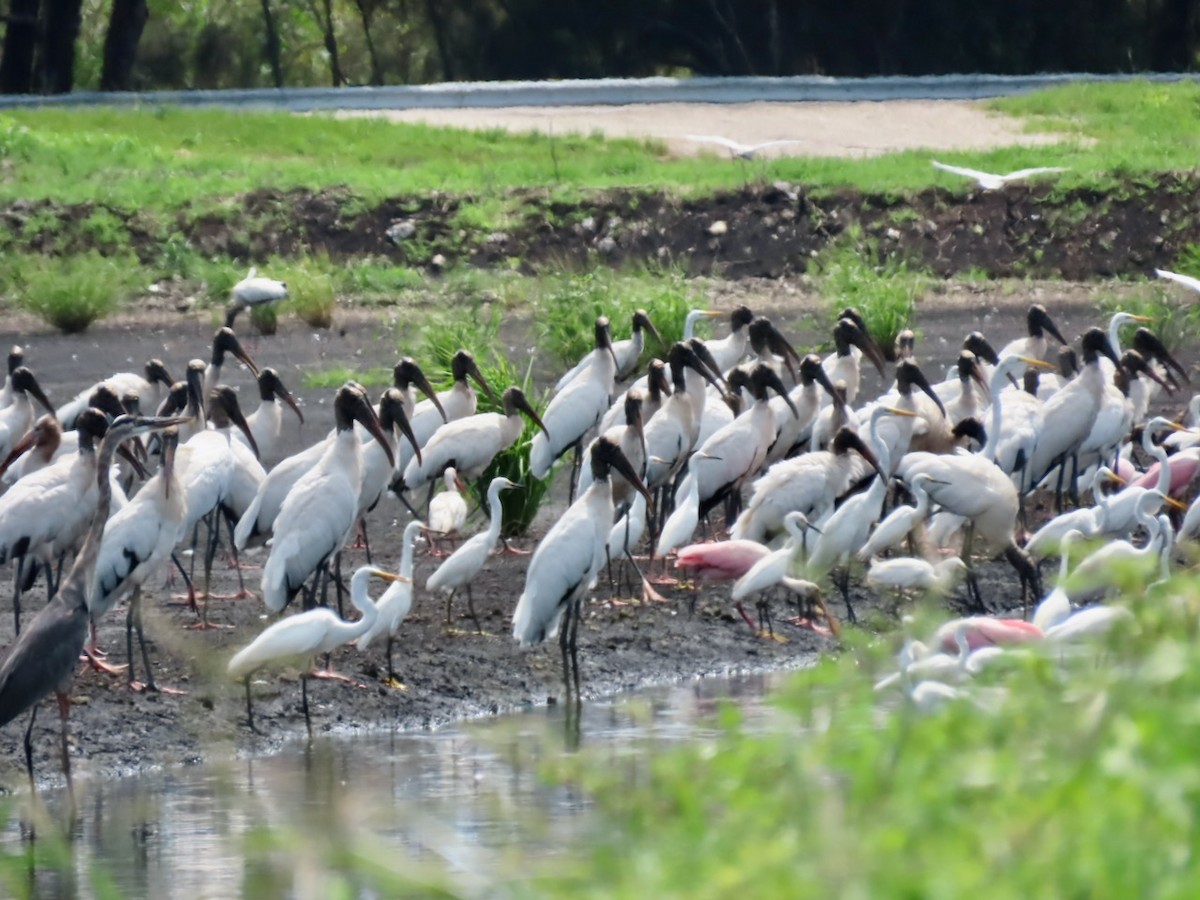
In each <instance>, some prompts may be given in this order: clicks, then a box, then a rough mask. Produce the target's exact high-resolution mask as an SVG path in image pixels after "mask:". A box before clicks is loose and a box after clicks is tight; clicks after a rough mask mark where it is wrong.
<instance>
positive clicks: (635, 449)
mask: <svg viewBox="0 0 1200 900" xmlns="http://www.w3.org/2000/svg"><path fill="white" fill-rule="evenodd" d="M664 377H665V376H664ZM643 407H644V401H643V399H642V392H641V391H639V390H637V389H636V388H630V389H629V390H628V391H627V392H626V393H625V424H624V425H614V426H613V427H611V428H609V429H607V430H605V431H604V432H602V433H603V434H604V436H605V437H607V438H608V439H609V440H610V441H612V442H613V443H615V444H617V445H618V446H619V447H620V448H621V452H622V453H624V454H625V458H626V459H627V460H629V464H630V465H631V466H633V470H634V471H635V472H637V473H638V474H639V475H643V476H644V475H645V472H646V426H645V420H644V419H643V417H642V409H643ZM590 453H591V447H590V446H589V447H588V449H587V451H585V452H584V454H583V471H582V472H581V473H580V477H579V490H581V491H586V490H587V489H588V486H589V485H590V484H591V483H592V466H591V458H590ZM611 477H612V490H613V506H615V507H616V509H617V512H618V515H619V514H620V513H621V511H622V510H624V509H625V508H627V507H628V506H629V504H630V503H632V502H633V500H634V497H635V496H636V494H637V492H636V491H634V489H633V485H631V484H630V483H629V482H627V481H626V480H625V479H624V478H622V477H621V476H620V474H618V473H613V474H612V475H611Z"/></svg>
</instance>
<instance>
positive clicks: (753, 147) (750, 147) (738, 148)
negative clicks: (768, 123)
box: [684, 134, 802, 160]
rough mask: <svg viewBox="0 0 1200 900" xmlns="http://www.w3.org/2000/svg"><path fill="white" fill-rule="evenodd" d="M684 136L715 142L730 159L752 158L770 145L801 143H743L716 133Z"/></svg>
mask: <svg viewBox="0 0 1200 900" xmlns="http://www.w3.org/2000/svg"><path fill="white" fill-rule="evenodd" d="M684 137H685V138H686V139H687V140H689V141H695V142H696V143H697V144H715V145H716V146H718V147H724V148H725V149H726V150H728V151H729V156H730V158H731V159H746V160H752V159H754V158H755V157H756V156H757V155H758V153H759V152H760V151H762V150H769V149H770V148H772V147H790V146H791V145H793V144H799V143H802V142H801V141H799V140H795V139H786V140H775V141H761V142H760V143H757V144H743V143H740V142H739V141H735V140H732V139H731V138H727V137H721V136H720V135H716V134H685V135H684Z"/></svg>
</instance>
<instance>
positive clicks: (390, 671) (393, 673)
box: [387, 634, 399, 681]
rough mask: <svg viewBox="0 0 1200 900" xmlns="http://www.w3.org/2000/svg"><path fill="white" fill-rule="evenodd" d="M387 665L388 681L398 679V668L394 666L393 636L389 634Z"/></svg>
mask: <svg viewBox="0 0 1200 900" xmlns="http://www.w3.org/2000/svg"><path fill="white" fill-rule="evenodd" d="M387 666H388V681H398V680H399V679H397V678H396V670H395V668H393V667H392V636H391V635H390V634H389V635H388V636H387Z"/></svg>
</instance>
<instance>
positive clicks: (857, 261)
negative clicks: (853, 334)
mask: <svg viewBox="0 0 1200 900" xmlns="http://www.w3.org/2000/svg"><path fill="white" fill-rule="evenodd" d="M877 258H878V253H877V252H876V250H875V248H874V246H873V244H872V243H871V242H870V241H867V240H866V239H864V238H863V236H862V233H861V232H860V231H858V230H857V229H849V230H848V231H847V232H846V234H844V235H842V236H841V237H840V238H839V239H838V240H837V241H836V242H835V243H833V244H831V245H830V246H829V248H828V249H827V250H826V251H825V252H823V253H822V254H821V255H820V256H819V257H817V258H816V259H815V260H814V261H813V266H812V272H813V274H814V276H815V277H816V278H817V284H818V287H819V289H820V291H821V296H822V297H823V298H824V299H825V303H826V305H827V306H828V308H829V311H830V312H831V313H836V312H837V311H838V310H840V309H843V308H845V307H847V306H853V307H855V308H857V309H858V311H859V313H861V314H862V317H863V320H864V321H865V322H866V323H867V331H868V332H869V333H870V335H871V337H872V338H874V339H875V342H876V343H877V344H878V345H879V347H880V349H881V350H882V351H883V353H884V355H885V356H887V357H888V358H889V359H890V358H892V355H893V352H894V348H895V344H896V335H898V334H899V333H900V332H901V331H903V330H904V329H905V328H909V327H911V326H912V324H913V319H914V317H915V313H916V303H917V300H919V299H920V298H921V296H922V295H923V293H924V291H925V289H926V287H927V285H928V283H929V279H928V278H927V277H925V276H923V275H921V274H919V273H916V272H913V271H912V270H910V269H909V268H908V266H907V265H905V264H904V263H903V262H897V261H895V260H892V259H888V260H887V261H885V262H882V263H880V262H877Z"/></svg>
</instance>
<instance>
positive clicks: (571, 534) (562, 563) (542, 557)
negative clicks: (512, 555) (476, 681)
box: [513, 437, 648, 696]
mask: <svg viewBox="0 0 1200 900" xmlns="http://www.w3.org/2000/svg"><path fill="white" fill-rule="evenodd" d="M613 469H615V470H616V471H618V472H620V473H621V474H622V475H624V476H625V478H626V479H628V481H629V482H630V484H632V485H633V486H634V488H635V489H636V490H637V491H638V492H639V493H641V494H642V495H643V496H648V493H647V491H646V487H645V485H644V484H642V480H641V478H639V477H638V474H637V473H636V472H635V471H633V467H632V466H630V465H629V461H628V460H627V459H625V456H624V454H623V453H621V448H620V447H618V446H617V445H616V444H614V443H613V442H612V441H610V440H608V439H607V438H604V437H600V438H597V439H596V441H595V443H594V444H593V445H592V484H591V486H590V487H589V488H588V489H587V490H586V491H585V492H584V493H583V494H581V495H580V496H579V499H577V500H576V501H575V502H574V503H572V504H571V506H570V507H569V508H568V509H567V511H566V512H565V513H564V514H563V515H562V517H561V518H559V520H558V521H557V522H555V523H554V525H553V526H552V527H551V528H550V531H549V532H547V534H546V536H545V537H544V538H542V540H541V542H540V543H539V544H538V546H537V549H536V550H534V552H533V557H532V558H531V559H530V561H529V569H528V571H527V572H526V574H525V589H524V590H523V591H522V593H521V597H520V599H519V600H518V601H517V608H516V610H515V611H514V612H513V637H514V638H515V639H516V640H517V641H518V642H520V644H521V646H528V645H530V644H538V643H541V642H542V641H544V640H546V639H547V638H553V637H554V636H555V635H556V634H557V635H558V639H559V648H560V649H561V651H562V659H563V681H564V684H565V686H566V690H567V693H568V694H569V693H570V691H571V684H572V681H573V682H574V686H575V695H576V696H578V695H579V681H580V679H579V658H578V645H577V634H578V628H579V619H580V617H581V609H580V606H581V604H582V602H583V596H584V594H585V593H587V590H588V587H589V586H590V585H591V584H592V582H593V580H594V579H595V578H596V575H597V573H599V571H600V567H601V566H602V565H603V564H604V558H605V548H606V545H607V541H608V532H609V529H610V528H611V527H612V521H613V503H612V485H611V483H610V482H609V472H610V471H611V470H613ZM572 674H573V676H574V677H573V678H572Z"/></svg>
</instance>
